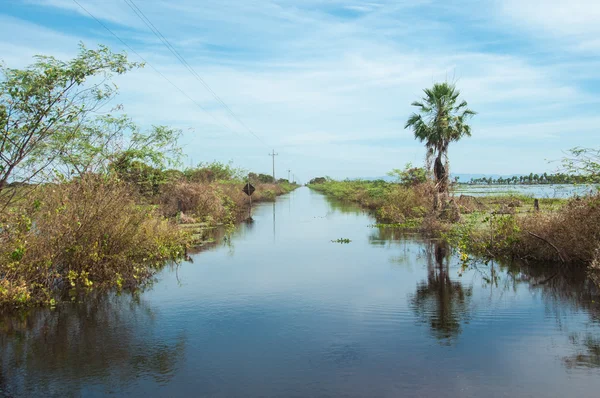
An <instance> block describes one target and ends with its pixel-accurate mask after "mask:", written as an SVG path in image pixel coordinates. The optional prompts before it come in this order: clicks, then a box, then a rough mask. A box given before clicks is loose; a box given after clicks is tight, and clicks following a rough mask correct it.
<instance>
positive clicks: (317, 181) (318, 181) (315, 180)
mask: <svg viewBox="0 0 600 398" xmlns="http://www.w3.org/2000/svg"><path fill="white" fill-rule="evenodd" d="M326 182H327V178H325V177H315V178H313V179H312V180H310V181H309V182H308V184H309V185H314V184H324V183H326Z"/></svg>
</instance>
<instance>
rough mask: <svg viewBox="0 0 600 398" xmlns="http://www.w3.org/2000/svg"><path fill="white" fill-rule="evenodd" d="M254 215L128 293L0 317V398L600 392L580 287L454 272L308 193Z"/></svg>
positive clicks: (564, 277)
mask: <svg viewBox="0 0 600 398" xmlns="http://www.w3.org/2000/svg"><path fill="white" fill-rule="evenodd" d="M254 219H255V222H254V223H253V224H250V225H242V226H240V227H239V229H238V230H237V232H236V233H235V234H234V236H233V237H232V238H231V239H230V240H227V241H223V242H221V243H219V244H217V245H215V246H213V247H212V248H210V249H208V250H205V251H203V252H201V253H197V254H195V255H193V256H192V257H193V263H184V264H182V265H181V266H180V267H178V268H171V269H165V270H164V271H163V272H161V273H160V274H159V275H158V278H157V282H156V283H155V284H154V285H153V286H151V287H150V288H149V289H147V290H146V291H145V292H143V293H141V294H139V295H137V296H134V297H132V296H131V295H120V296H119V295H114V294H113V295H110V294H104V295H102V294H100V295H97V296H94V297H90V298H89V299H88V300H86V301H85V302H84V303H80V304H76V305H65V306H62V307H59V308H57V309H55V310H53V311H50V310H35V311H30V312H29V313H28V314H26V315H21V316H18V317H3V318H1V319H2V320H1V321H0V391H1V392H0V396H2V395H5V396H41V397H49V396H59V397H68V396H85V397H94V396H104V395H109V394H114V395H119V396H121V395H127V396H141V397H149V396H163V397H174V396H198V397H308V396H310V397H397V396H403V397H413V396H414V397H441V396H443V397H480V396H486V397H504V396H508V397H565V396H572V397H597V396H598V391H600V305H599V303H600V296H599V295H598V291H597V290H596V289H595V288H594V287H593V285H592V284H590V282H589V281H587V280H586V279H585V276H583V275H578V274H574V273H569V272H558V273H556V270H552V269H546V270H533V269H531V270H519V269H508V268H502V267H498V266H494V267H493V268H492V267H490V266H484V265H482V266H480V267H479V269H472V270H468V271H466V272H464V273H463V274H462V276H459V275H460V272H461V269H460V266H459V262H458V261H457V259H456V258H454V257H452V256H447V250H446V249H445V248H444V247H443V246H441V245H439V244H437V245H436V244H435V243H434V242H430V241H426V240H424V239H421V238H419V237H417V236H402V235H401V234H399V233H398V232H396V231H393V230H389V229H388V230H386V229H384V230H379V229H376V228H372V227H370V225H371V224H373V223H374V220H373V219H372V218H371V217H370V216H369V215H367V214H365V213H363V212H361V211H358V210H356V209H355V208H353V207H347V206H343V205H339V204H335V203H331V202H328V201H327V200H326V199H325V198H324V197H323V196H322V195H320V194H318V193H314V192H311V191H309V190H308V189H307V188H300V189H298V190H297V191H295V192H293V193H292V194H290V195H288V196H286V197H282V198H280V199H279V200H278V202H277V203H276V204H263V205H260V206H259V207H258V208H257V209H256V210H255V214H254ZM338 238H348V239H351V243H348V244H340V243H332V242H331V240H335V239H338ZM490 282H491V283H490Z"/></svg>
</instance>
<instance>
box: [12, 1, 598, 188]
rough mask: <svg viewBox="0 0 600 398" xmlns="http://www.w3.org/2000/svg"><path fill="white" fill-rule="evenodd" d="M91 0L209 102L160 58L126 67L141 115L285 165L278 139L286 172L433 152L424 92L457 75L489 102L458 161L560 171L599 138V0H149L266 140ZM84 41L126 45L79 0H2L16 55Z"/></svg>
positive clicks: (124, 15)
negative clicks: (417, 135)
mask: <svg viewBox="0 0 600 398" xmlns="http://www.w3.org/2000/svg"><path fill="white" fill-rule="evenodd" d="M78 1H80V3H81V4H82V5H83V6H84V7H85V8H86V9H88V10H89V11H90V12H91V13H92V14H94V15H95V16H96V17H97V18H99V19H100V20H101V21H102V22H103V23H105V24H106V25H107V26H108V27H110V29H111V30H113V31H114V32H115V33H116V34H117V35H118V36H120V37H121V38H122V39H123V40H124V41H126V42H127V43H128V44H129V45H130V46H131V47H132V48H134V49H135V50H136V51H137V52H138V53H140V54H141V55H142V56H143V57H144V58H145V59H146V60H148V61H149V63H150V64H152V65H153V66H154V67H155V68H156V69H158V70H160V71H161V73H163V74H164V75H165V76H167V77H168V78H169V79H170V80H172V81H173V82H174V83H175V84H176V85H177V86H179V87H181V88H182V89H183V90H184V91H185V92H186V93H187V94H188V95H189V96H190V97H192V98H193V99H194V100H195V101H197V102H198V103H199V104H201V105H202V106H203V107H205V108H206V109H207V110H208V111H209V113H210V114H207V113H206V112H203V111H201V110H200V109H199V108H198V107H197V106H196V105H194V103H193V102H192V101H190V100H189V99H188V98H186V97H185V96H183V95H182V94H181V93H180V92H178V91H177V90H176V89H175V88H173V87H172V86H171V85H170V84H169V83H168V82H166V81H165V80H164V79H163V78H162V77H160V76H159V75H158V74H157V73H155V72H154V71H153V70H152V69H151V68H149V67H146V68H144V69H142V70H138V71H135V72H132V73H130V74H128V75H126V76H124V77H120V78H119V79H117V80H116V83H117V84H118V85H119V87H120V90H121V94H120V96H119V97H118V99H117V102H118V103H122V104H123V105H124V109H125V111H126V113H128V114H129V115H130V116H132V117H133V118H134V119H135V120H136V121H137V122H138V123H139V124H141V125H151V124H166V125H171V126H175V127H178V128H181V129H182V130H183V131H184V137H183V139H182V144H183V145H184V150H185V153H186V154H187V155H188V156H189V158H188V160H187V162H190V161H193V162H194V163H197V162H200V161H211V160H220V161H228V160H233V161H234V163H235V164H236V165H239V166H242V167H244V168H248V169H252V170H256V171H260V172H270V167H271V159H270V158H269V157H268V156H267V153H268V152H269V151H270V149H271V148H275V150H276V151H277V152H278V153H279V156H278V157H277V164H278V169H279V170H280V171H281V172H280V173H278V174H279V176H286V174H287V173H284V170H286V169H288V168H290V169H292V170H293V172H294V173H295V174H296V175H297V176H298V178H299V179H300V180H306V179H308V178H310V177H313V176H317V175H329V176H332V177H335V178H345V177H368V176H381V175H384V174H385V173H386V172H387V171H389V170H390V169H392V168H395V167H402V166H403V165H404V164H405V163H406V162H413V163H416V164H419V163H421V162H422V161H423V158H424V153H425V151H424V149H423V147H422V145H421V144H419V143H418V142H416V141H415V140H414V139H413V136H412V133H411V132H410V131H408V130H404V128H403V127H404V123H405V121H406V119H407V117H408V116H409V114H410V113H411V112H412V109H411V106H410V103H411V102H412V101H413V100H416V99H418V98H419V97H420V96H421V90H422V89H423V88H424V87H427V86H430V85H432V83H433V82H435V81H443V80H446V79H448V80H451V81H456V83H457V86H458V87H459V89H460V90H461V92H462V93H463V96H464V98H465V99H466V100H467V101H468V102H469V105H470V107H471V108H472V109H474V110H476V111H477V112H479V114H478V115H477V116H476V117H475V118H474V119H473V121H472V126H473V137H472V138H469V139H465V140H464V141H462V142H460V143H457V144H454V145H453V146H451V148H450V160H451V171H452V172H454V173H490V174H492V173H494V174H513V173H529V172H544V171H548V172H550V171H553V170H555V169H556V168H557V167H558V164H557V163H556V162H554V163H549V161H552V160H558V159H560V158H561V157H562V156H564V154H563V151H564V150H566V149H568V148H571V147H575V146H595V147H597V145H598V137H599V136H600V134H599V133H600V2H598V1H596V0H570V1H559V0H545V1H540V0H487V1H476V0H474V1H471V0H459V1H452V2H448V1H427V0H414V1H391V0H390V1H388V0H369V1H357V0H349V1H337V0H329V1H328V0H302V1H300V0H296V1H292V0H262V1H253V0H219V1H205V0H202V1H200V0H173V1H166V0H144V1H141V0H134V1H135V3H136V4H137V6H138V7H139V8H140V9H141V10H142V11H143V12H144V13H145V15H146V16H147V17H148V18H149V19H150V20H151V21H152V23H153V24H154V25H155V26H156V27H157V28H158V29H159V30H160V31H161V32H162V33H163V34H164V35H165V36H166V37H167V38H168V39H169V41H170V42H171V43H172V44H173V46H174V47H175V48H176V49H177V50H178V51H179V52H180V53H181V54H182V55H183V56H184V57H185V59H186V60H187V61H188V62H189V63H190V64H191V65H192V66H193V68H194V69H195V70H196V72H198V74H199V75H200V76H201V77H202V78H203V79H204V81H206V83H208V85H210V87H211V88H212V89H213V90H214V91H215V92H216V93H217V94H218V96H219V97H220V98H222V99H223V101H224V102H225V103H227V105H228V106H229V107H230V108H231V109H232V110H233V112H234V113H235V114H236V115H237V116H238V117H239V118H240V119H241V120H242V121H243V123H244V124H245V125H246V126H248V127H249V128H250V129H251V130H252V131H253V132H254V133H255V134H256V135H257V136H259V137H260V139H261V141H262V142H261V141H259V140H258V139H256V138H255V137H253V136H252V135H251V134H250V132H248V130H247V129H246V128H245V127H244V126H243V125H240V123H238V122H237V121H236V120H235V119H232V118H231V117H230V115H228V113H227V111H226V110H225V109H224V108H223V107H222V106H220V105H219V104H218V103H217V102H216V101H215V99H214V98H213V97H212V96H211V94H210V93H209V92H208V91H207V90H206V89H205V88H204V87H203V86H202V85H201V83H200V82H199V81H198V80H196V79H195V78H194V77H192V75H191V74H190V73H189V72H188V71H187V70H186V69H185V68H184V67H183V66H182V65H181V64H180V63H178V61H177V60H176V58H175V57H174V56H173V55H172V54H171V53H170V52H169V51H168V50H167V48H166V47H165V46H163V45H162V43H161V42H160V41H159V40H158V39H157V38H156V37H155V36H154V35H153V34H152V33H151V31H150V30H149V29H148V28H147V27H146V26H145V25H144V24H143V23H142V22H141V21H140V20H139V19H138V18H137V16H136V15H135V14H134V13H133V11H132V10H131V9H130V8H129V7H128V6H127V5H126V3H125V2H124V1H123V0H78ZM80 41H82V42H84V43H85V44H86V45H88V46H95V45H97V44H99V43H102V44H106V45H109V46H110V47H111V48H112V49H113V50H115V51H121V50H125V47H124V46H123V45H122V44H121V43H120V42H119V41H118V40H116V39H115V38H114V37H113V36H111V35H110V34H109V33H108V32H107V31H106V30H104V28H102V26H100V25H99V24H98V23H97V22H96V21H94V20H93V19H92V18H90V17H89V15H87V14H86V13H85V12H84V11H83V10H81V9H80V8H79V7H78V6H77V4H75V3H74V2H73V1H72V0H0V59H2V60H3V61H4V63H5V64H7V66H10V67H24V66H26V65H28V64H29V63H30V62H31V59H32V58H31V57H32V56H33V55H34V54H47V55H54V56H56V57H58V58H63V59H68V58H70V57H72V56H74V55H75V54H76V52H77V44H78V42H80ZM130 55H131V59H132V60H138V59H137V57H136V56H135V55H134V54H130ZM215 119H216V120H215ZM225 126H228V128H227V127H225Z"/></svg>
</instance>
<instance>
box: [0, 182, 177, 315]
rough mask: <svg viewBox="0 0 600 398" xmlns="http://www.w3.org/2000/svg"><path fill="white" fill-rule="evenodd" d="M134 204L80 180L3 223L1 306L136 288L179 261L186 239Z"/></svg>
mask: <svg viewBox="0 0 600 398" xmlns="http://www.w3.org/2000/svg"><path fill="white" fill-rule="evenodd" d="M136 199H137V193H136V192H135V191H134V190H132V189H131V188H130V187H129V186H128V185H126V184H125V183H122V182H119V181H116V180H114V179H105V178H102V177H97V176H84V177H83V178H81V179H79V180H75V181H72V182H68V183H63V184H60V185H50V184H49V185H46V186H44V187H42V188H41V190H40V191H39V194H38V195H36V196H35V197H34V198H31V199H30V200H29V202H28V203H27V204H26V205H23V206H22V207H20V208H19V209H12V210H11V211H10V212H9V213H6V214H4V215H2V220H1V221H2V230H1V235H0V280H1V281H2V282H1V284H0V306H2V305H18V304H25V303H40V302H49V301H50V300H54V296H55V294H56V293H57V292H60V291H64V289H79V288H92V287H119V288H135V287H137V286H139V285H140V284H141V283H143V282H144V281H145V280H147V278H148V277H149V276H151V275H152V274H153V272H154V271H155V270H156V269H158V268H159V267H161V266H162V265H163V264H165V262H166V261H168V260H171V259H176V258H179V257H180V256H183V255H184V252H185V248H186V244H187V237H186V235H184V234H183V233H182V232H180V230H179V229H178V228H177V227H176V226H175V225H174V224H172V223H170V222H169V221H167V220H165V219H162V218H161V217H160V216H159V215H158V214H157V213H156V212H155V210H154V209H153V208H152V207H149V206H139V205H137V204H136Z"/></svg>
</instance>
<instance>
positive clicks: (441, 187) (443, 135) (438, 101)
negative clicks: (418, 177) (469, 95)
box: [404, 82, 476, 207]
mask: <svg viewBox="0 0 600 398" xmlns="http://www.w3.org/2000/svg"><path fill="white" fill-rule="evenodd" d="M423 92H424V93H425V95H424V96H423V98H422V100H421V101H415V102H413V103H412V104H411V105H412V106H415V107H417V108H418V112H417V113H413V114H412V115H411V116H410V117H409V118H408V120H407V122H406V125H405V126H404V128H410V129H412V131H413V133H414V135H415V138H416V139H418V140H419V141H421V142H425V147H426V148H427V159H428V163H430V162H431V160H432V159H434V161H433V174H434V176H435V180H436V187H437V192H438V193H443V194H445V193H447V192H448V185H449V181H448V175H449V173H448V146H449V145H450V143H451V142H454V141H458V140H460V139H461V138H462V137H464V136H467V137H469V136H471V127H470V126H469V125H468V124H467V121H468V119H470V118H471V117H472V116H473V115H475V114H476V113H475V112H474V111H472V110H471V109H469V108H467V102H466V101H464V100H463V101H459V96H460V91H458V90H457V89H456V87H455V86H454V85H453V84H450V83H447V82H444V83H435V84H434V85H433V87H432V88H427V89H425V90H423ZM435 202H436V203H435V207H438V205H439V204H438V201H437V200H436V201H435Z"/></svg>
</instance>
